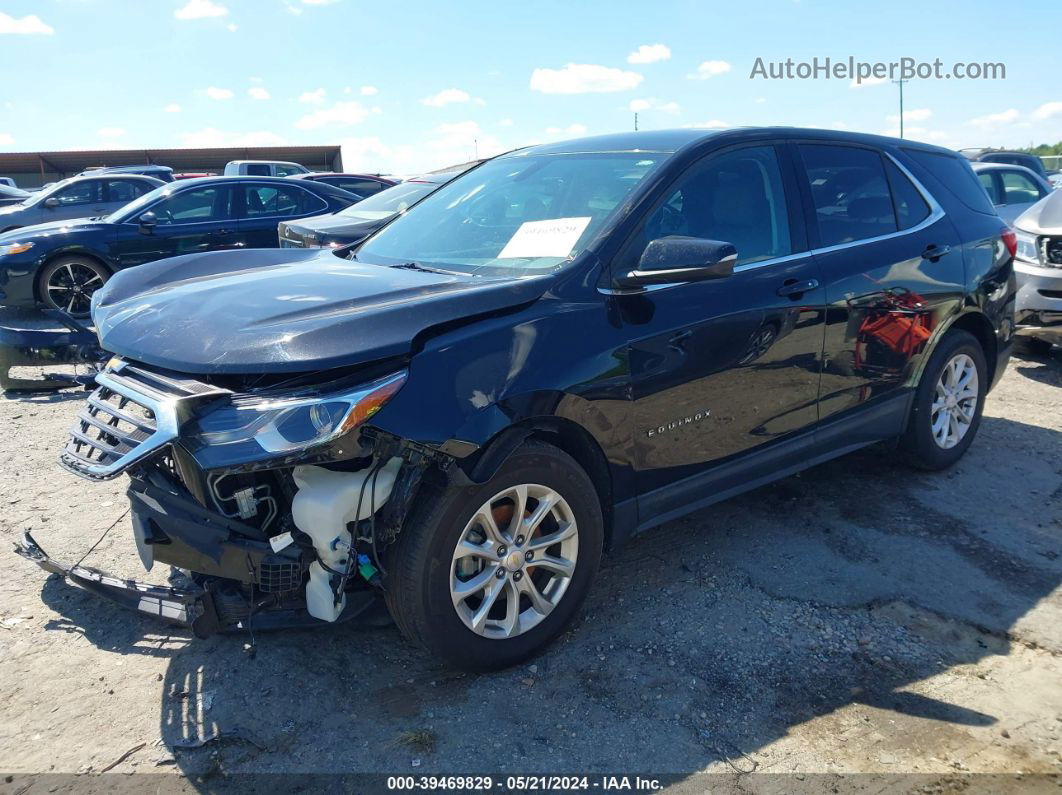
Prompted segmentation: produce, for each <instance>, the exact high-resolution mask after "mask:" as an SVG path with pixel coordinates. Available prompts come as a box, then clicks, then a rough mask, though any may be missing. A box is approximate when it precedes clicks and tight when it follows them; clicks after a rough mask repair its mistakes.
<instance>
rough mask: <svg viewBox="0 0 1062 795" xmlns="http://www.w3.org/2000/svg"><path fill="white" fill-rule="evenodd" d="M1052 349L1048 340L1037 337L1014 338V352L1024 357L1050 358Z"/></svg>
mask: <svg viewBox="0 0 1062 795" xmlns="http://www.w3.org/2000/svg"><path fill="white" fill-rule="evenodd" d="M1052 347H1054V346H1053V344H1052V343H1051V341H1050V340H1044V339H1040V338H1039V337H1025V336H1021V337H1015V338H1014V352H1015V353H1019V354H1022V355H1025V356H1037V357H1042V356H1050V355H1051V348H1052Z"/></svg>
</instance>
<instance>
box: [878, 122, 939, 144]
mask: <svg viewBox="0 0 1062 795" xmlns="http://www.w3.org/2000/svg"><path fill="white" fill-rule="evenodd" d="M881 134H882V135H888V136H890V137H892V138H899V137H900V128H899V127H893V128H890V129H888V130H882V131H881ZM903 137H904V138H905V139H909V140H913V141H925V142H926V143H931V144H940V143H945V142H947V141H948V140H950V137H951V136H949V135H948V134H947V133H946V132H944V131H943V130H929V129H926V128H925V127H909V126H907V125H906V124H905V125H904V128H903Z"/></svg>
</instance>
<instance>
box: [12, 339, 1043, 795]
mask: <svg viewBox="0 0 1062 795" xmlns="http://www.w3.org/2000/svg"><path fill="white" fill-rule="evenodd" d="M1060 396H1062V352H1059V349H1057V348H1056V349H1055V353H1054V355H1053V358H1050V359H1037V360H1034V359H1021V358H1015V359H1013V360H1012V361H1011V365H1010V368H1009V370H1008V372H1007V374H1006V377H1005V378H1004V380H1003V382H1002V384H1001V385H1000V387H999V388H998V389H997V390H996V391H995V392H993V393H992V395H991V396H990V397H989V399H988V402H987V405H986V409H985V420H984V423H983V425H982V427H981V431H980V435H979V437H978V439H977V441H976V442H975V444H974V446H973V448H972V449H971V451H970V453H969V454H968V455H967V456H966V458H965V459H964V460H963V461H962V462H961V463H960V464H959V465H958V466H957V467H955V468H954V469H953V470H951V471H948V472H945V473H939V474H925V473H919V472H914V471H911V470H909V469H906V468H904V467H903V466H900V465H898V464H897V463H895V460H894V458H893V457H892V455H891V453H890V451H888V450H885V449H877V448H876V449H871V450H866V451H863V452H861V453H859V454H856V455H854V456H850V457H848V458H845V459H841V460H838V461H835V462H833V463H830V464H827V465H825V466H821V467H818V468H816V469H814V470H811V471H808V472H805V473H803V474H801V475H799V476H796V477H792V478H788V479H786V480H784V481H781V482H779V483H777V484H775V485H773V486H770V487H766V488H762V489H759V490H757V491H755V492H753V493H750V494H748V495H746V496H744V497H741V498H738V499H734V500H731V501H729V502H726V503H724V504H721V505H718V506H715V507H713V508H711V509H708V510H705V511H701V512H698V513H696V514H693V515H691V516H689V517H687V518H685V519H682V520H680V521H676V522H672V523H670V524H668V525H666V526H664V527H661V528H659V529H657V530H655V531H651V532H650V533H648V534H646V535H644V536H642V537H640V538H638V539H637V540H636V541H635V542H634V543H632V544H631V545H629V546H627V547H626V548H624V549H622V550H620V551H619V552H617V553H615V554H613V555H612V556H611V557H609V558H607V559H606V561H605V563H604V567H603V570H602V572H601V575H600V577H599V579H598V581H597V583H596V585H595V587H594V588H593V591H592V593H591V596H590V599H589V602H588V604H587V606H586V608H585V610H584V611H583V614H582V616H581V618H580V619H579V621H578V623H577V625H576V626H575V627H574V628H573V629H572V630H571V631H570V632H568V633H567V634H566V635H565V636H564V637H563V638H562V639H561V640H560V641H559V642H558V643H557V644H555V645H554V646H553V647H552V648H551V649H550V650H549V651H547V652H546V653H545V654H544V655H542V656H541V657H540V658H539V659H537V661H534V662H533V664H529V665H524V666H522V667H520V668H518V669H515V670H510V671H507V672H503V673H499V674H494V675H486V676H472V675H465V674H460V673H454V672H452V671H448V670H446V669H444V668H442V667H440V666H439V665H438V664H437V663H436V662H435V661H433V660H432V659H429V658H427V657H426V656H424V655H423V654H421V653H420V652H419V651H418V650H416V649H414V648H412V647H410V646H409V645H408V644H406V643H405V642H404V641H403V640H402V638H401V637H400V636H399V635H398V633H397V631H396V630H394V629H393V628H391V627H386V628H378V629H366V628H356V627H350V626H344V627H339V628H336V629H335V630H334V631H313V632H310V631H303V632H289V633H286V634H282V633H273V634H261V635H259V636H258V638H257V653H256V654H254V655H253V656H252V655H250V654H248V653H246V652H245V650H244V646H245V641H246V638H242V637H232V636H226V637H215V638H211V639H209V640H195V639H192V638H190V637H188V636H186V635H185V634H183V633H180V632H171V631H169V630H168V629H166V628H165V627H162V626H161V625H156V624H153V623H151V622H150V621H149V620H146V619H141V618H139V617H137V616H135V615H130V614H128V613H126V612H123V611H122V610H121V609H120V608H118V607H116V606H113V605H111V604H109V603H106V602H103V601H101V600H99V599H97V598H95V597H93V596H91V595H89V594H86V593H83V592H81V591H78V590H76V589H73V588H71V587H69V586H67V585H66V584H64V583H63V582H62V581H61V580H60V579H58V578H56V577H48V576H47V575H46V574H45V573H44V572H42V571H40V570H39V569H37V568H36V567H35V566H33V565H32V564H30V563H28V562H27V561H24V560H22V559H21V558H18V557H17V556H15V555H14V554H12V553H11V552H10V549H11V547H12V545H13V542H14V540H15V538H16V537H17V535H18V534H19V533H21V531H22V530H24V529H26V528H30V529H32V531H33V533H34V535H35V536H36V537H37V539H38V540H39V541H40V542H41V544H42V545H43V546H44V547H45V549H47V550H48V551H49V552H50V553H51V554H53V555H55V556H56V557H59V558H65V559H73V558H76V557H78V556H80V554H82V553H83V552H84V551H85V550H87V549H88V548H89V546H91V544H92V543H93V542H94V541H96V539H97V538H98V537H99V536H100V534H101V533H102V532H103V531H104V529H106V528H107V527H108V526H109V525H110V524H112V523H113V522H115V520H117V519H119V517H122V514H123V512H124V510H125V498H124V495H123V493H122V492H123V484H122V483H121V482H120V481H119V482H112V483H105V484H92V483H88V482H85V481H81V480H79V479H76V478H74V477H73V476H69V475H66V474H64V473H63V472H62V471H61V470H59V469H58V467H57V466H56V465H55V464H54V459H55V454H56V452H57V450H58V448H59V446H60V444H61V442H62V440H63V438H64V436H65V432H66V429H67V427H68V425H69V423H70V421H71V418H72V416H73V414H74V413H75V411H76V410H77V407H78V403H79V401H80V400H81V399H82V395H81V394H79V393H65V394H58V395H54V396H45V397H32V398H27V397H12V396H8V397H7V398H6V399H2V400H0V482H2V483H3V487H2V496H0V509H2V510H0V515H2V520H0V533H2V534H3V541H4V548H3V551H2V552H0V588H2V589H3V599H2V602H0V688H2V692H3V701H2V704H0V770H3V771H7V772H11V773H22V774H40V773H49V772H51V773H77V772H88V771H100V770H102V769H104V768H106V767H107V766H108V765H110V764H111V763H112V762H114V761H115V760H117V759H119V758H120V757H122V755H123V754H124V753H125V752H126V751H128V750H129V749H130V748H133V747H135V746H138V745H139V744H141V743H144V745H143V747H140V748H138V749H137V750H135V751H134V752H133V753H131V754H129V756H128V757H127V758H125V759H124V761H121V762H120V763H119V764H118V765H117V766H115V767H114V768H113V770H114V771H115V772H119V773H134V772H135V773H137V774H144V773H154V774H159V773H162V774H165V775H166V776H168V777H169V778H168V779H166V780H167V781H169V782H171V784H172V783H179V784H180V785H182V786H189V787H193V788H209V787H211V786H213V784H211V782H218V781H224V780H225V779H224V777H225V776H226V775H227V774H229V773H235V772H246V771H257V772H287V773H304V772H316V773H321V772H359V771H375V772H384V771H386V772H400V773H414V774H431V773H440V772H452V773H468V772H476V771H478V772H486V771H491V772H513V773H527V772H558V771H576V770H579V771H583V770H591V771H615V770H623V771H630V772H634V771H643V772H646V773H656V774H663V773H668V774H673V775H677V776H679V777H680V779H686V778H687V777H689V776H692V775H694V774H696V773H698V772H701V771H709V772H720V771H721V772H729V773H731V774H735V773H743V772H746V771H753V770H755V771H757V772H775V773H783V772H785V773H788V772H795V773H799V774H801V776H802V778H801V779H799V780H801V781H803V780H804V778H803V776H805V775H808V774H837V773H852V772H864V773H887V774H902V773H923V774H930V777H929V778H928V779H926V781H928V782H943V784H941V786H943V787H944V789H945V790H948V788H949V787H948V786H946V784H947V782H952V783H954V781H955V777H956V776H958V777H959V778H960V779H961V777H962V775H963V774H965V773H968V772H985V773H990V772H1016V771H1024V772H1028V773H1056V774H1057V773H1062V759H1060V754H1062V739H1060V738H1062V589H1060V587H1059V585H1060V583H1062V411H1060V408H1062V400H1060ZM86 562H87V563H88V564H90V565H94V566H97V567H100V568H103V569H108V570H111V571H114V572H116V573H120V574H125V575H130V576H134V575H135V576H141V575H142V572H140V571H139V563H138V562H137V559H136V554H135V550H134V546H133V542H132V538H131V535H130V529H129V526H128V519H127V518H121V520H120V521H119V522H118V524H117V526H116V528H115V530H114V531H113V532H111V533H110V534H109V535H108V536H107V537H106V538H105V540H104V541H103V542H102V543H101V544H100V546H99V548H98V549H97V550H96V551H95V552H94V553H93V554H92V556H91V557H90V558H89V559H88V561H86ZM164 577H165V572H161V571H158V570H156V571H154V572H152V573H151V574H150V575H146V578H147V579H151V580H153V581H156V582H159V581H162V580H163V578H164ZM218 734H220V739H210V738H214V737H216V736H217V735H218ZM202 741H206V742H205V743H204V744H202V747H199V748H181V747H180V746H181V745H184V744H195V743H200V742H202ZM177 776H186V777H188V778H187V781H185V780H183V779H179V778H176V777H177ZM134 780H136V779H134ZM144 781H145V782H146V781H147V780H146V779H145V780H144ZM151 781H152V782H154V781H155V780H154V779H152V780H151ZM690 781H695V780H694V779H690ZM820 783H821V786H822V787H823V788H827V786H828V785H827V783H826V782H825V780H824V781H823V782H820ZM923 783H924V782H923ZM152 786H155V784H154V783H152ZM698 786H700V785H698ZM817 786H819V785H816V787H817ZM920 786H921V784H920ZM1051 788H1052V789H1054V790H1055V791H1057V787H1054V786H1052V787H1051ZM999 789H1003V787H1002V785H1000V787H999Z"/></svg>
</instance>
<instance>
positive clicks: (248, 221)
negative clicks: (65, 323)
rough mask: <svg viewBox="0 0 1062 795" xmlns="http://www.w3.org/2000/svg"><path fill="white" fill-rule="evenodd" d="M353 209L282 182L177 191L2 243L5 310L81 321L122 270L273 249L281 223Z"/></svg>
mask: <svg viewBox="0 0 1062 795" xmlns="http://www.w3.org/2000/svg"><path fill="white" fill-rule="evenodd" d="M355 201H356V199H355V197H354V196H352V195H351V194H349V193H347V192H346V191H344V190H340V189H339V188H335V187H333V186H331V185H326V184H324V183H316V182H306V183H295V182H292V181H291V180H287V179H282V178H279V177H208V178H206V179H190V180H184V181H181V182H173V183H170V184H167V185H164V186H162V187H159V188H157V189H156V190H153V191H151V192H150V193H147V194H145V195H144V196H141V197H140V198H139V199H137V200H136V201H134V202H131V203H129V204H127V205H125V206H124V207H122V208H121V209H119V210H117V211H116V212H114V213H112V214H111V215H108V216H106V217H102V218H91V219H85V220H81V221H60V222H56V223H50V224H40V225H38V226H34V227H31V228H28V229H19V230H16V231H14V232H9V233H7V234H3V235H0V305H5V306H44V307H46V308H50V309H62V310H63V311H65V312H68V313H70V314H71V315H73V316H74V317H85V316H86V315H88V311H89V303H90V301H91V299H92V294H93V293H94V292H95V291H96V290H97V289H98V288H99V287H101V286H102V285H103V283H104V282H106V281H107V279H109V278H110V276H111V274H112V273H114V272H115V271H117V270H119V269H121V268H128V267H129V266H131V265H140V264H142V263H144V262H151V261H152V260H157V259H162V258H163V257H173V256H176V255H178V254H190V253H193V252H198V251H215V250H218V249H240V248H276V246H277V236H276V228H277V222H278V221H280V220H282V219H287V218H301V217H305V216H311V215H318V214H319V213H323V212H333V213H334V212H336V211H337V210H342V209H344V208H346V207H349V206H350V205H351V204H353V203H354V202H355Z"/></svg>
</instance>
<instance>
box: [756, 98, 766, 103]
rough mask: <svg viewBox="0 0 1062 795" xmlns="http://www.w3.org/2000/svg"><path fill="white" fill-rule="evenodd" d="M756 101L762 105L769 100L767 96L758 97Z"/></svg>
mask: <svg viewBox="0 0 1062 795" xmlns="http://www.w3.org/2000/svg"><path fill="white" fill-rule="evenodd" d="M755 101H756V104H757V105H762V104H763V103H764V102H766V101H767V97H756V100H755Z"/></svg>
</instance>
